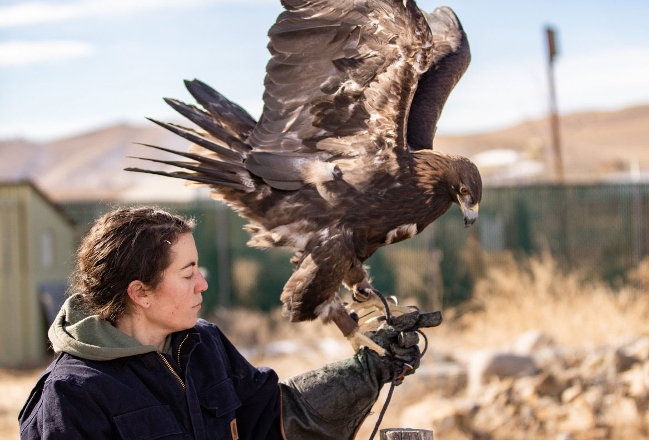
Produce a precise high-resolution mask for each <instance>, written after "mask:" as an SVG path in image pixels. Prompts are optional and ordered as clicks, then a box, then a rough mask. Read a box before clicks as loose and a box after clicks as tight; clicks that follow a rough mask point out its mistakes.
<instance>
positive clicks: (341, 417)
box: [19, 207, 418, 439]
mask: <svg viewBox="0 0 649 440" xmlns="http://www.w3.org/2000/svg"><path fill="white" fill-rule="evenodd" d="M193 228H194V224H193V223H192V222H191V221H188V220H185V219H183V218H181V217H178V216H175V215H172V214H169V213H167V212H164V211H162V210H158V209H154V208H150V207H140V208H124V209H117V210H115V211H113V212H110V213H108V214H106V215H104V216H103V217H101V218H100V219H99V220H98V221H97V222H96V223H95V225H94V226H93V228H92V229H91V231H90V233H89V234H88V235H87V236H86V237H85V238H84V240H83V242H82V244H81V246H80V247H79V250H78V253H77V267H76V271H75V273H74V276H73V278H72V280H73V283H72V288H73V289H72V290H73V291H74V292H76V293H75V294H73V295H72V296H70V297H69V298H68V299H67V300H66V302H65V304H64V305H63V306H62V308H61V311H60V312H59V314H58V316H57V318H56V320H55V322H54V323H53V324H52V326H51V328H50V330H49V333H48V336H49V338H50V341H51V342H52V346H53V347H54V350H55V351H56V352H57V353H59V355H58V357H57V358H56V359H55V360H54V361H53V362H52V364H51V365H50V366H49V368H48V369H47V370H46V371H45V372H44V373H43V375H42V376H41V378H40V379H39V381H38V383H37V384H36V386H35V387H34V389H33V391H32V393H31V395H30V396H29V398H28V400H27V402H26V404H25V406H24V408H23V409H22V411H21V413H20V416H19V421H20V425H21V438H24V439H35V438H46V439H56V438H61V439H63V438H65V439H75V438H79V439H82V438H83V439H89V438H93V439H102V438H103V439H109V438H110V439H112V438H123V439H158V438H165V439H167V438H168V439H172V438H195V439H208V438H212V439H230V438H231V439H237V438H240V439H275V438H277V439H281V438H288V439H299V438H309V439H344V438H352V437H353V436H354V432H355V431H356V429H357V428H358V426H359V425H360V423H361V422H362V421H363V419H364V418H365V416H366V415H367V414H368V412H369V411H370V409H371V407H372V405H373V403H374V402H375V400H376V398H377V397H378V392H379V391H380V388H381V386H382V384H383V383H386V382H389V381H390V380H391V378H392V374H393V371H394V367H393V363H394V359H391V358H388V357H384V358H381V357H379V356H378V355H377V354H376V353H375V352H373V351H370V350H367V351H366V350H361V351H360V352H359V353H358V354H357V355H355V356H353V357H350V358H348V359H345V360H342V361H340V362H337V363H334V364H331V365H328V366H325V367H323V368H322V369H319V370H317V371H314V372H309V373H306V374H303V375H301V376H298V377H296V378H292V379H290V380H289V381H288V382H287V383H285V384H280V383H278V378H277V375H276V374H275V372H274V371H272V370H270V369H266V368H255V367H253V366H252V365H250V364H249V363H248V362H247V361H246V360H245V359H244V358H243V357H242V356H241V354H239V352H238V351H237V350H236V349H235V348H234V346H233V345H232V344H231V343H230V342H229V341H228V340H227V338H226V337H225V336H224V335H223V334H222V333H221V331H220V330H219V329H218V328H217V327H216V326H215V325H214V324H211V323H209V322H207V321H204V320H202V319H198V312H199V310H200V308H201V303H202V292H204V291H205V290H206V289H207V282H206V281H205V278H204V277H203V275H201V273H200V271H199V270H198V254H197V251H196V245H195V243H194V239H193V236H192V231H193ZM392 330H393V329H392ZM375 339H376V340H377V342H379V343H380V344H382V345H383V346H384V347H386V348H387V349H389V348H390V345H391V344H392V345H393V348H394V347H395V346H394V343H395V342H396V332H395V331H385V332H383V333H382V331H379V332H377V333H376V335H375ZM398 351H399V353H400V356H399V357H400V359H401V361H399V362H401V365H402V364H403V362H404V361H412V360H414V359H416V357H417V355H418V350H417V348H416V346H413V347H411V348H407V349H403V348H398ZM341 389H344V390H345V393H341V392H340V390H341Z"/></svg>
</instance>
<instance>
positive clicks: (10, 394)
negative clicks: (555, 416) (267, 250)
mask: <svg viewBox="0 0 649 440" xmlns="http://www.w3.org/2000/svg"><path fill="white" fill-rule="evenodd" d="M484 264H485V266H484V267H486V270H485V272H484V273H485V275H484V276H483V277H482V278H481V279H480V280H479V281H478V282H477V284H476V288H475V292H474V300H473V301H472V302H471V303H470V304H465V305H463V306H461V307H459V308H457V309H451V310H446V311H445V322H444V323H443V324H442V326H440V327H438V328H436V329H431V330H428V331H427V333H428V335H429V337H430V341H431V350H432V351H433V352H434V351H435V350H442V349H443V350H448V351H453V350H461V349H470V348H482V347H493V346H502V345H507V344H509V343H511V342H512V341H513V339H515V338H516V336H518V335H519V334H521V333H523V332H526V331H528V330H532V329H538V330H541V331H543V332H545V333H546V334H547V335H549V336H551V337H552V338H553V339H554V340H555V341H556V342H557V343H558V344H561V345H569V346H581V347H584V348H588V347H592V346H595V345H602V344H605V343H609V342H613V341H616V340H619V339H621V338H626V337H631V336H639V335H642V334H649V292H648V290H647V288H648V287H649V260H647V261H645V262H644V263H643V264H641V265H640V266H639V267H638V268H636V269H635V270H634V271H633V272H632V273H631V274H630V278H631V279H632V280H633V286H624V287H622V288H620V289H619V290H613V289H612V288H611V287H609V286H608V285H607V284H605V283H604V282H602V281H601V280H598V279H593V278H587V277H586V276H585V275H584V274H582V273H579V272H570V273H566V272H565V271H564V270H563V269H562V268H561V267H560V266H559V265H558V263H557V262H556V261H555V260H554V259H553V258H552V257H551V256H550V255H548V254H544V255H542V256H540V257H534V258H530V259H527V260H525V261H517V260H516V259H515V258H513V257H512V256H511V255H508V254H506V255H500V256H498V257H487V256H485V260H484ZM210 320H212V321H214V322H216V323H217V324H219V326H220V327H221V328H222V329H223V331H224V332H225V333H226V334H227V335H228V337H229V338H230V339H231V340H232V341H233V343H234V344H235V345H236V346H237V347H239V348H240V349H243V351H244V353H245V354H246V355H247V356H248V357H249V359H250V361H251V362H252V363H253V364H255V365H268V366H271V367H273V368H274V369H275V370H276V371H277V372H278V374H279V375H280V378H287V377H290V376H292V375H294V374H298V373H300V372H304V371H308V370H310V369H313V368H317V367H318V366H320V365H322V364H324V363H326V362H331V361H334V360H336V359H340V358H342V357H345V356H347V355H349V354H351V348H350V347H349V344H347V343H346V341H345V340H344V339H343V338H342V336H340V334H339V332H338V330H337V329H336V328H335V327H334V326H331V325H329V326H324V325H322V324H321V323H320V322H318V321H316V322H311V323H301V324H291V323H289V322H287V321H286V319H285V318H284V317H282V316H281V313H280V311H279V310H277V311H274V312H273V313H270V314H262V313H257V312H251V311H247V310H219V311H217V312H216V313H215V314H214V315H213V316H211V317H210ZM285 340H288V341H294V342H295V344H294V346H297V347H298V348H297V350H296V351H293V352H290V353H284V354H282V353H278V352H273V351H272V350H270V349H264V347H270V346H272V345H269V344H271V343H273V342H277V341H285ZM323 341H324V342H328V344H323V343H322V342H323ZM426 362H432V360H431V358H426V359H424V360H423V364H426ZM40 371H41V370H30V371H16V370H0V388H1V389H2V393H1V394H0V438H3V439H16V438H18V430H17V428H18V427H17V423H16V418H17V415H18V411H19V409H20V407H21V406H22V404H23V402H24V401H25V399H26V398H27V395H28V394H29V391H30V389H31V387H32V386H33V384H34V383H35V382H36V379H37V377H38V375H39V374H40ZM386 388H387V387H386ZM399 391H400V390H399V389H397V392H395V399H394V401H393V404H392V405H391V407H390V409H389V410H388V413H387V415H386V418H385V421H384V423H383V425H382V426H383V427H388V426H398V424H399V415H400V411H401V405H405V404H406V403H407V402H408V401H409V399H410V403H412V396H404V395H402V394H403V393H401V394H400V393H399ZM385 392H386V390H384V392H383V395H382V398H380V399H379V402H378V404H377V406H376V407H375V413H374V415H372V416H370V417H369V418H368V419H367V421H366V422H365V425H364V427H363V428H362V430H361V431H360V432H359V436H358V438H367V437H368V436H369V433H370V432H371V429H372V427H373V425H374V423H375V421H376V417H377V413H378V411H379V410H380V405H381V404H382V402H383V399H384V397H385Z"/></svg>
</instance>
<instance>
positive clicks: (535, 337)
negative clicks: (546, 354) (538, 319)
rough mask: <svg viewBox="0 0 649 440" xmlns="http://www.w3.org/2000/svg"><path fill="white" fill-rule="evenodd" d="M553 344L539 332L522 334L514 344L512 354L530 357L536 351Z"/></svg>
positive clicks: (533, 331)
mask: <svg viewBox="0 0 649 440" xmlns="http://www.w3.org/2000/svg"><path fill="white" fill-rule="evenodd" d="M553 344H554V341H553V340H552V338H551V337H550V336H548V335H546V334H545V333H543V332H541V331H540V330H530V331H528V332H526V333H523V334H522V335H520V336H519V337H518V338H516V341H515V342H514V353H516V354H520V355H523V356H530V355H532V354H533V353H534V352H536V351H537V350H539V349H541V348H544V347H549V346H551V345H553Z"/></svg>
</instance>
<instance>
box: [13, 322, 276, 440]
mask: <svg viewBox="0 0 649 440" xmlns="http://www.w3.org/2000/svg"><path fill="white" fill-rule="evenodd" d="M172 353H173V355H162V354H160V353H157V352H150V353H146V354H141V355H135V356H129V357H125V358H119V359H115V360H110V361H90V360H86V359H81V358H79V357H75V356H72V355H70V354H65V353H62V354H60V355H59V356H58V357H57V359H56V360H54V361H53V362H52V364H51V365H50V366H49V368H48V369H47V370H46V371H45V372H44V373H43V375H42V376H41V378H40V379H39V381H38V383H37V384H36V386H35V387H34V389H33V391H32V393H31V395H30V396H29V398H28V400H27V403H26V404H25V406H24V408H23V409H22V411H21V412H20V415H19V421H20V437H21V439H41V438H43V439H59V438H60V439H63V438H64V439H77V438H78V439H109V438H110V439H114V438H123V439H138V440H147V439H232V438H237V436H238V438H239V439H270V440H272V439H281V438H283V437H282V434H281V427H280V393H279V388H278V378H277V375H276V374H275V372H274V371H272V370H270V369H264V368H259V369H258V368H255V367H253V366H252V365H250V363H248V361H246V360H245V359H244V358H243V356H241V354H240V353H239V352H238V351H237V350H236V348H234V346H233V345H232V344H231V343H230V341H228V340H227V338H226V337H225V336H224V335H223V334H222V333H221V331H220V330H219V329H218V328H217V327H216V326H215V325H214V324H211V323H209V322H207V321H204V320H199V321H198V323H197V324H196V326H195V327H194V328H193V329H190V330H187V331H182V332H178V333H175V334H173V335H172ZM162 357H164V360H163V359H162ZM165 360H166V362H165ZM172 370H173V372H172ZM174 372H175V374H174ZM176 375H177V376H176ZM183 387H184V389H183ZM235 420H236V422H233V421H235Z"/></svg>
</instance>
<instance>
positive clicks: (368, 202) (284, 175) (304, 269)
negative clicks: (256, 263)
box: [128, 0, 482, 335]
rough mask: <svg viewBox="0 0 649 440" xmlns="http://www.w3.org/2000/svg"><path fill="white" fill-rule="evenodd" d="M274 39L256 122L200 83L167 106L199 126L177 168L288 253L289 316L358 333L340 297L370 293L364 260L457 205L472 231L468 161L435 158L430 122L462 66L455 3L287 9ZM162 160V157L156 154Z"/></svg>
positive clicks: (352, 3)
mask: <svg viewBox="0 0 649 440" xmlns="http://www.w3.org/2000/svg"><path fill="white" fill-rule="evenodd" d="M282 5H283V6H284V8H285V11H284V12H283V13H282V14H280V15H279V17H278V18H277V21H276V23H275V24H274V25H273V26H272V27H271V29H270V31H269V33H268V35H269V38H270V42H269V44H268V50H269V52H270V54H271V59H270V61H269V62H268V65H267V68H266V79H265V83H264V84H265V87H266V90H265V93H264V109H263V113H262V115H261V118H260V120H259V121H255V120H254V119H253V118H252V117H251V116H250V115H249V114H248V113H246V111H245V110H243V109H242V108H241V107H239V106H238V105H237V104H235V103H233V102H230V101H229V100H227V99H226V98H225V97H223V96H222V95H220V94H219V93H218V92H216V91H215V90H213V89H212V88H210V87H209V86H207V85H206V84H204V83H202V82H200V81H198V80H193V81H186V85H187V88H188V89H189V91H190V93H191V94H192V95H193V96H194V98H195V99H196V101H197V102H198V103H199V104H200V105H201V107H202V108H198V107H195V106H192V105H186V104H183V103H181V102H179V101H177V100H172V99H167V100H166V101H167V102H168V103H169V104H170V105H171V106H172V107H173V108H174V109H176V110H177V111H178V112H180V113H181V114H182V115H183V116H185V117H186V118H188V119H189V120H191V121H192V122H194V123H195V124H196V125H197V126H198V127H199V129H198V130H193V129H188V128H183V127H179V126H177V125H173V124H165V123H162V122H157V121H154V122H156V123H157V124H159V125H161V126H163V127H165V128H167V129H169V130H171V131H173V132H174V133H176V134H178V135H180V136H183V137H185V138H186V139H188V140H190V141H191V142H193V145H192V146H191V147H190V150H189V152H188V153H180V152H179V153H177V154H179V155H180V156H182V157H184V158H185V159H188V161H157V162H161V163H163V164H166V165H174V166H175V167H177V168H180V170H178V171H151V170H143V169H139V168H129V169H128V170H130V171H139V172H149V173H154V174H160V175H164V176H170V177H177V178H182V179H186V180H188V181H192V182H196V183H199V184H204V185H209V187H210V188H211V190H212V195H213V196H214V198H217V199H220V200H223V201H224V202H225V203H227V204H228V205H230V206H231V207H232V208H233V209H235V210H236V211H237V212H238V213H239V214H240V215H241V216H242V217H244V218H246V219H248V220H249V221H250V225H248V227H247V229H248V230H249V231H250V232H251V233H252V234H253V235H252V238H251V240H250V242H249V245H251V246H255V247H286V248H291V249H294V250H295V252H296V256H295V258H294V259H293V260H292V261H293V262H294V263H295V266H296V267H295V271H294V273H293V275H292V276H291V277H290V279H289V280H288V281H287V283H286V285H285V287H284V290H283V292H282V295H281V300H282V302H283V303H284V310H285V312H286V314H287V315H288V316H289V318H290V319H291V320H292V321H304V320H311V319H314V318H316V317H318V316H319V317H321V318H322V319H323V320H324V321H334V322H335V323H336V324H337V325H338V326H339V327H340V328H341V330H342V331H343V333H344V334H345V335H347V334H349V333H354V332H355V330H356V324H355V322H353V320H351V318H350V317H349V316H348V314H347V312H346V310H345V308H344V306H343V304H342V302H341V301H340V298H339V297H338V290H339V287H340V284H341V283H343V284H345V285H346V286H347V287H349V288H350V289H355V288H358V287H362V288H368V287H369V288H371V285H370V284H369V280H368V274H367V272H366V271H365V269H364V268H363V262H364V261H365V260H366V259H367V258H369V257H370V256H371V255H372V254H373V253H374V252H375V251H376V250H377V249H378V248H380V247H381V246H385V245H387V244H391V243H396V242H398V241H401V240H404V239H407V238H410V237H412V236H413V235H415V234H418V233H419V232H421V231H422V230H423V229H424V228H425V227H426V226H427V225H429V224H430V223H431V222H433V221H434V220H435V219H437V218H438V217H439V216H441V215H442V214H444V212H446V211H447V210H448V209H449V207H450V206H451V204H452V203H453V202H456V203H458V204H459V205H460V207H461V209H462V211H463V213H464V217H465V224H466V225H467V226H469V225H471V224H472V223H473V222H474V221H475V219H476V217H477V211H478V203H479V202H480V200H481V198H482V182H481V179H480V174H479V172H478V170H477V168H476V166H475V165H474V164H473V163H471V162H470V161H469V160H468V159H465V158H463V157H459V156H453V155H448V154H444V153H441V152H437V151H433V149H432V147H433V138H434V134H435V129H436V124H437V120H438V119H439V116H440V114H441V111H442V108H443V106H444V103H445V102H446V99H447V98H448V96H449V93H450V92H451V90H452V89H453V87H454V86H455V84H456V83H457V82H458V81H459V79H460V77H461V76H462V74H463V73H464V71H465V70H466V68H467V67H468V64H469V60H470V52H469V46H468V42H467V38H466V34H465V33H464V30H463V29H462V26H461V25H460V22H459V20H458V19H457V17H456V16H455V14H454V13H453V11H452V10H451V9H449V8H446V7H442V8H438V9H436V10H435V11H434V12H433V13H432V14H428V13H425V12H422V11H421V10H419V8H418V7H417V6H416V4H415V2H414V1H413V0H406V1H404V0H363V1H358V0H282ZM153 148H158V149H161V150H163V151H169V150H166V149H164V148H161V147H153Z"/></svg>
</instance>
